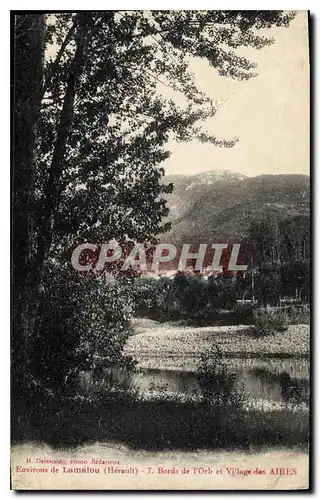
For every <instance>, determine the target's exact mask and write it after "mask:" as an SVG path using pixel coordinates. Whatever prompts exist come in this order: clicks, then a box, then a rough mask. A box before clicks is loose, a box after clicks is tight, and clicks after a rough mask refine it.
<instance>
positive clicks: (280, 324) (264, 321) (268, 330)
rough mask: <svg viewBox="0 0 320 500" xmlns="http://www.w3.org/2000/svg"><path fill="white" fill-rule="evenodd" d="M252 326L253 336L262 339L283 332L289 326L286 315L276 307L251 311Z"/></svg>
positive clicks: (265, 307)
mask: <svg viewBox="0 0 320 500" xmlns="http://www.w3.org/2000/svg"><path fill="white" fill-rule="evenodd" d="M253 324H254V326H255V335H257V336H258V337H264V336H266V335H274V334H275V333H276V332H284V331H286V330H287V328H288V325H289V318H288V314H287V313H286V311H285V310H283V309H280V308H278V307H272V306H264V307H259V308H258V309H255V310H254V311H253Z"/></svg>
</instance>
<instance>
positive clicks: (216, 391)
mask: <svg viewBox="0 0 320 500" xmlns="http://www.w3.org/2000/svg"><path fill="white" fill-rule="evenodd" d="M197 379H198V384H199V386H200V390H201V392H202V398H203V401H204V402H205V403H206V404H207V405H208V406H216V407H225V406H232V407H234V408H240V407H242V406H243V403H244V401H245V399H246V397H245V394H244V392H243V390H240V391H239V390H238V388H237V386H236V382H237V377H236V374H235V373H230V372H229V371H228V369H227V365H226V363H225V361H224V360H223V357H222V352H221V350H220V348H219V347H218V346H216V345H214V346H213V347H212V349H211V352H209V353H208V354H202V355H201V361H200V365H199V368H198V371H197Z"/></svg>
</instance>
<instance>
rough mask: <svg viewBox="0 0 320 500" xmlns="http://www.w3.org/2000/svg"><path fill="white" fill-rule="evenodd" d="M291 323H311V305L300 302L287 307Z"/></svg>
mask: <svg viewBox="0 0 320 500" xmlns="http://www.w3.org/2000/svg"><path fill="white" fill-rule="evenodd" d="M285 310H286V313H287V315H288V318H289V324H290V325H308V324H309V323H310V305H309V304H299V305H292V306H288V307H286V309H285Z"/></svg>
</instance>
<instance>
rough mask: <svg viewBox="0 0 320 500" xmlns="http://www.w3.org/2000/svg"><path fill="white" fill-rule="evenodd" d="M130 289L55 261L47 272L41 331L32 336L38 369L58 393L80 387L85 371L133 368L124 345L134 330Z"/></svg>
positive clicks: (39, 376)
mask: <svg viewBox="0 0 320 500" xmlns="http://www.w3.org/2000/svg"><path fill="white" fill-rule="evenodd" d="M131 314H132V303H131V300H130V291H129V290H128V289H127V288H126V287H125V286H122V285H121V284H120V283H115V284H112V285H111V284H109V285H106V284H105V283H104V282H103V278H102V277H99V276H89V275H87V276H85V275H80V274H76V273H75V272H74V271H73V270H71V269H69V268H68V267H62V266H60V267H57V266H50V267H48V268H47V273H46V274H45V280H44V289H43V293H42V301H41V305H40V308H39V316H38V317H39V319H38V325H37V334H36V335H35V336H34V338H32V339H31V343H32V345H31V347H32V372H33V373H34V375H35V377H36V379H37V380H39V381H40V382H41V383H42V384H43V385H44V386H45V387H48V388H50V389H52V390H53V391H54V392H61V390H62V389H63V390H66V389H67V388H68V390H71V391H74V387H75V384H74V382H75V380H76V379H77V376H78V373H79V371H81V370H96V371H97V373H100V374H101V368H102V367H112V366H120V367H127V368H130V367H132V366H133V365H134V362H133V360H132V359H131V358H129V357H126V356H124V355H123V353H122V351H123V347H124V345H125V343H126V341H127V338H128V337H129V335H130V333H131V327H130V317H131Z"/></svg>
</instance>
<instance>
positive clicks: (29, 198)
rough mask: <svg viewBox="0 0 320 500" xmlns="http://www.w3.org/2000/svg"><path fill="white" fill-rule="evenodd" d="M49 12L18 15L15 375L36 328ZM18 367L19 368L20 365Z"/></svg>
mask: <svg viewBox="0 0 320 500" xmlns="http://www.w3.org/2000/svg"><path fill="white" fill-rule="evenodd" d="M44 41H45V16H44V15H38V14H34V15H33V14H27V15H22V14H21V15H17V16H16V18H15V28H14V78H13V103H14V111H13V137H14V144H13V179H12V183H13V214H12V217H13V221H12V222H13V234H12V250H13V262H12V293H13V307H12V319H13V321H12V338H11V341H12V344H11V345H12V364H13V377H15V376H19V375H23V376H24V377H25V378H26V379H28V376H29V347H28V346H29V339H30V335H31V331H32V324H31V323H30V321H31V322H32V315H31V314H30V308H32V299H31V294H30V280H31V266H32V260H33V255H34V217H33V213H34V178H35V169H36V159H37V122H38V119H39V114H40V100H41V98H40V93H41V88H42V85H43V59H44ZM15 367H16V368H17V369H16V370H15V369H14V368H15Z"/></svg>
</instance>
